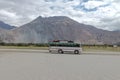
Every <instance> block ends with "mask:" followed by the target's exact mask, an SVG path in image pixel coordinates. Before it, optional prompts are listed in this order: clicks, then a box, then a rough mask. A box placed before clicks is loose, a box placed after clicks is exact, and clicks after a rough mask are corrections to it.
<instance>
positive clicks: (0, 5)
mask: <svg viewBox="0 0 120 80" xmlns="http://www.w3.org/2000/svg"><path fill="white" fill-rule="evenodd" d="M119 7H120V0H35V1H34V0H0V20H3V21H5V22H6V23H9V24H11V25H16V26H20V25H23V24H25V23H28V22H30V21H32V20H33V19H35V18H36V17H38V16H44V17H49V16H68V17H70V18H72V19H74V20H77V21H78V22H81V23H85V24H90V25H93V26H96V27H98V28H101V29H107V30H117V29H120V27H119V22H120V19H119V18H120V9H119Z"/></svg>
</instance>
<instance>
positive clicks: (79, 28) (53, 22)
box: [3, 16, 120, 44]
mask: <svg viewBox="0 0 120 80" xmlns="http://www.w3.org/2000/svg"><path fill="white" fill-rule="evenodd" d="M4 35H5V38H3V41H5V42H13V43H47V42H48V41H52V40H73V41H76V42H81V43H84V44H112V43H116V42H120V32H119V31H106V30H102V29H97V28H95V27H93V26H91V25H85V24H81V23H78V22H76V21H74V20H72V19H70V18H68V17H65V16H55V17H47V18H43V17H38V18H37V19H35V20H33V21H32V22H30V23H28V24H25V25H23V26H21V27H19V28H15V29H13V30H10V31H7V32H5V33H4ZM8 37H9V38H8ZM6 38H7V39H6ZM5 39H6V40H5Z"/></svg>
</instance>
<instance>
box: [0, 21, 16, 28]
mask: <svg viewBox="0 0 120 80" xmlns="http://www.w3.org/2000/svg"><path fill="white" fill-rule="evenodd" d="M0 28H2V29H6V30H10V29H13V28H15V27H14V26H10V25H8V24H6V23H4V22H2V21H0Z"/></svg>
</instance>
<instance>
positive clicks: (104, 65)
mask: <svg viewBox="0 0 120 80" xmlns="http://www.w3.org/2000/svg"><path fill="white" fill-rule="evenodd" d="M96 53H97V55H96ZM101 53H102V54H101ZM109 53H110V55H109ZM114 54H116V55H114ZM119 54H120V52H84V53H83V54H81V55H75V54H68V53H67V54H51V53H48V52H47V51H45V50H17V49H12V50H11V49H10V50H9V49H5V50H4V49H0V80H120V55H119Z"/></svg>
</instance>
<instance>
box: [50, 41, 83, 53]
mask: <svg viewBox="0 0 120 80" xmlns="http://www.w3.org/2000/svg"><path fill="white" fill-rule="evenodd" d="M53 51H54V52H58V53H62V54H63V53H64V52H73V53H74V54H80V53H82V47H81V44H78V43H74V42H73V41H53V42H50V43H49V52H53Z"/></svg>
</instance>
